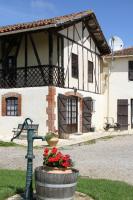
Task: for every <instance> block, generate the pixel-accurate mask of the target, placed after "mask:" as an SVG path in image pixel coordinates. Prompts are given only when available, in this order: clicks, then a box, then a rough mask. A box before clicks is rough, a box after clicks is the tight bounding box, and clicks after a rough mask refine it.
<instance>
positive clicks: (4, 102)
mask: <svg viewBox="0 0 133 200" xmlns="http://www.w3.org/2000/svg"><path fill="white" fill-rule="evenodd" d="M10 97H16V98H18V108H17V109H18V110H17V111H18V112H17V115H16V117H17V116H18V117H19V116H21V113H22V111H21V110H22V108H21V106H22V95H21V94H19V93H16V92H8V93H6V94H3V95H2V98H1V100H2V101H1V115H2V116H3V117H4V116H7V117H9V115H7V111H6V108H7V105H6V99H7V98H10ZM11 117H12V116H11ZM13 117H14V116H13Z"/></svg>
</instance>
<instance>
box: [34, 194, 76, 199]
mask: <svg viewBox="0 0 133 200" xmlns="http://www.w3.org/2000/svg"><path fill="white" fill-rule="evenodd" d="M38 198H39V199H41V200H59V199H53V197H51V198H47V197H42V196H39V195H37V199H38ZM73 199H74V197H73V196H72V197H69V198H63V199H62V198H61V200H73Z"/></svg>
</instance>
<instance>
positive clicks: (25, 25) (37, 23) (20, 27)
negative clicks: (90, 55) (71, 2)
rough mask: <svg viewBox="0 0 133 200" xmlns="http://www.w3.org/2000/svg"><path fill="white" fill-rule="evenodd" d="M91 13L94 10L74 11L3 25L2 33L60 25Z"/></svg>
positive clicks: (0, 30) (0, 31)
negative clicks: (47, 17) (48, 17)
mask: <svg viewBox="0 0 133 200" xmlns="http://www.w3.org/2000/svg"><path fill="white" fill-rule="evenodd" d="M91 13H92V11H90V10H88V11H84V12H79V13H74V14H70V15H64V16H60V17H55V18H51V19H42V20H38V21H33V22H29V23H20V24H14V25H8V26H3V27H0V33H5V32H12V31H17V30H24V29H31V28H35V27H41V26H47V25H58V24H62V23H65V22H68V21H73V20H76V19H78V18H82V17H85V16H88V15H90V14H91Z"/></svg>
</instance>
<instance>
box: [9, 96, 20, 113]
mask: <svg viewBox="0 0 133 200" xmlns="http://www.w3.org/2000/svg"><path fill="white" fill-rule="evenodd" d="M6 115H7V116H18V98H17V97H8V98H6Z"/></svg>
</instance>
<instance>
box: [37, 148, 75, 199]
mask: <svg viewBox="0 0 133 200" xmlns="http://www.w3.org/2000/svg"><path fill="white" fill-rule="evenodd" d="M78 174H79V171H78V170H76V169H74V168H73V162H72V160H71V158H70V156H69V155H63V154H62V153H61V152H60V151H58V149H57V148H56V147H53V148H52V149H51V150H50V149H48V148H45V149H44V154H43V166H41V167H37V168H36V169H35V185H36V195H37V199H38V200H41V199H44V200H45V199H49V200H50V199H51V200H53V199H62V200H63V199H73V198H74V193H75V190H76V184H77V178H78Z"/></svg>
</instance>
